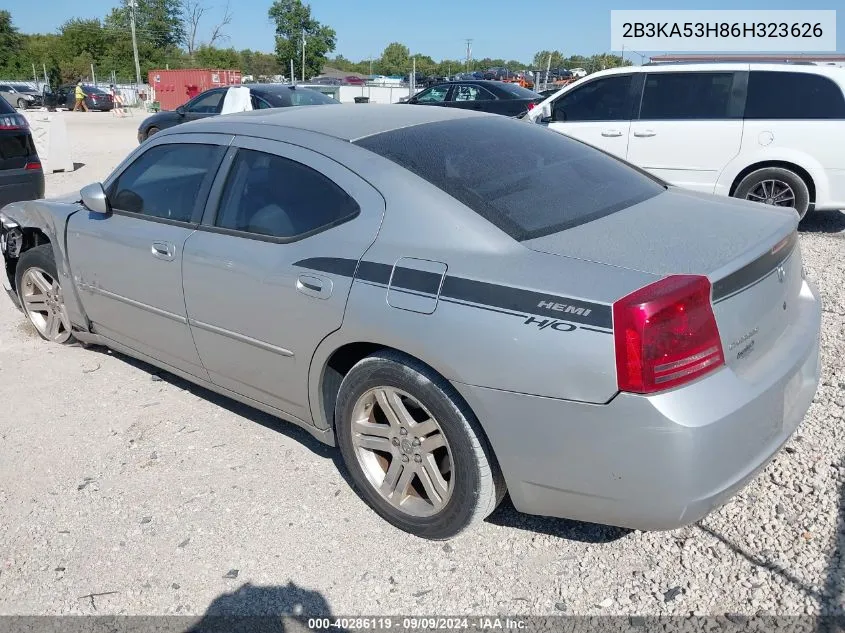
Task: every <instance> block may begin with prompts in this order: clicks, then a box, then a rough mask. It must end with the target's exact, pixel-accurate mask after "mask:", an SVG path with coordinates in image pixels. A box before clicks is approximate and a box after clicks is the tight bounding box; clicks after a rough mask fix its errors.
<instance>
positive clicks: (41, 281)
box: [20, 267, 71, 343]
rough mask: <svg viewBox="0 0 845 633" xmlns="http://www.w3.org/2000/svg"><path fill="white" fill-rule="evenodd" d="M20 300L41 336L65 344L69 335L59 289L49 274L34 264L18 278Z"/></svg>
mask: <svg viewBox="0 0 845 633" xmlns="http://www.w3.org/2000/svg"><path fill="white" fill-rule="evenodd" d="M20 294H21V301H22V303H23V308H24V311H25V312H26V316H27V317H28V318H29V320H30V322H31V323H32V324H33V325H34V326H35V329H37V330H38V333H39V334H41V336H43V337H44V338H46V339H48V340H50V341H54V342H56V343H64V342H65V341H67V340H68V339H69V338H70V337H71V327H70V319H69V318H68V316H67V310H66V309H65V303H64V298H63V296H62V288H61V286H60V285H59V282H58V281H57V280H55V279H53V277H52V275H50V274H49V273H48V272H46V271H45V270H43V269H41V268H37V267H33V268H30V269H28V270H27V271H26V272H24V274H23V276H22V277H21V291H20Z"/></svg>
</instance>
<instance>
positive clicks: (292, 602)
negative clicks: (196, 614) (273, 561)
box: [185, 582, 343, 633]
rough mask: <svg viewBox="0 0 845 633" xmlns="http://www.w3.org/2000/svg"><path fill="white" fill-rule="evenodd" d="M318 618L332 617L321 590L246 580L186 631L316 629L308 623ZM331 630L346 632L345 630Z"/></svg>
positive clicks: (236, 632)
mask: <svg viewBox="0 0 845 633" xmlns="http://www.w3.org/2000/svg"><path fill="white" fill-rule="evenodd" d="M315 617H319V618H329V619H331V618H332V612H331V608H330V607H329V603H328V601H327V600H326V599H325V598H324V597H323V595H322V594H321V593H320V592H319V591H313V590H310V589H303V588H302V587H298V586H297V585H295V584H294V583H292V582H289V583H288V584H287V585H279V586H269V587H258V586H255V585H252V584H249V583H247V584H245V585H243V586H242V587H240V588H239V589H237V590H236V591H234V592H232V593H224V594H222V595H220V596H218V597H217V598H215V599H214V601H213V602H212V603H211V604H210V605H209V607H208V610H207V611H206V612H205V614H204V615H203V616H202V618H201V619H200V620H199V621H198V622H196V623H195V624H194V625H193V626H192V627H190V628H189V629H187V630H186V631H185V633H299V632H300V631H310V630H313V629H314V627H313V626H311V627H309V626H308V624H309V620H311V619H312V618H315ZM321 628H326V627H321ZM331 630H333V631H339V632H341V633H343V629H339V628H332V629H331Z"/></svg>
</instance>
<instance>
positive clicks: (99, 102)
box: [42, 84, 114, 112]
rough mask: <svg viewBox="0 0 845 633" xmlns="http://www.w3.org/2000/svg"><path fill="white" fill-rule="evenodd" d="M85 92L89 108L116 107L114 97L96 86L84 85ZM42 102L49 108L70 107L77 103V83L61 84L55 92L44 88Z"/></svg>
mask: <svg viewBox="0 0 845 633" xmlns="http://www.w3.org/2000/svg"><path fill="white" fill-rule="evenodd" d="M82 90H83V91H84V92H85V105H87V106H88V109H89V110H94V111H99V112H109V111H110V110H112V109H113V108H114V98H113V97H112V96H111V94H109V93H108V92H106V91H105V90H101V89H100V88H97V87H96V86H88V85H84V84H83V86H82ZM42 102H43V104H44V105H45V106H47V107H49V108H70V109H73V107H74V106H75V105H76V84H65V85H63V86H59V88H58V89H56V90H55V91H54V92H51V91H50V90H49V89H47V88H45V89H44V94H43V96H42Z"/></svg>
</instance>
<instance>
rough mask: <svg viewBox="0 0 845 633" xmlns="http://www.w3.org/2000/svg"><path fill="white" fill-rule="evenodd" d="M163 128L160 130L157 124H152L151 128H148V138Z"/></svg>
mask: <svg viewBox="0 0 845 633" xmlns="http://www.w3.org/2000/svg"><path fill="white" fill-rule="evenodd" d="M160 131H161V130H159V129H158V128H157V127H156V126H152V127H151V128H150V129H149V130H147V138H150V137H151V136H152V135H154V134H158V133H159V132H160Z"/></svg>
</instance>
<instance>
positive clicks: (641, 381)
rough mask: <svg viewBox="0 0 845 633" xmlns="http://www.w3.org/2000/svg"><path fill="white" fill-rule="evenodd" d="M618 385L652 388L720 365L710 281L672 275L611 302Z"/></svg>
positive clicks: (662, 387)
mask: <svg viewBox="0 0 845 633" xmlns="http://www.w3.org/2000/svg"><path fill="white" fill-rule="evenodd" d="M613 336H614V339H615V343H616V379H617V382H618V384H619V389H620V390H622V391H630V392H634V393H655V392H657V391H663V390H665V389H670V388H672V387H677V386H678V385H682V384H685V383H688V382H691V381H693V380H695V379H697V378H700V377H701V376H703V375H704V374H707V373H709V372H711V371H713V370H714V369H716V368H718V367H721V366H722V365H724V364H725V356H724V352H723V350H722V340H721V338H720V337H719V328H718V327H717V325H716V317H715V316H714V315H713V308H712V306H711V303H710V280H709V279H707V277H702V276H700V275H672V276H670V277H665V278H664V279H661V280H660V281H657V282H655V283H653V284H650V285H648V286H646V287H644V288H640V289H639V290H635V291H634V292H632V293H631V294H629V295H628V296H626V297H623V298H622V299H620V300H619V301H617V302H615V303H614V304H613Z"/></svg>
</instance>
